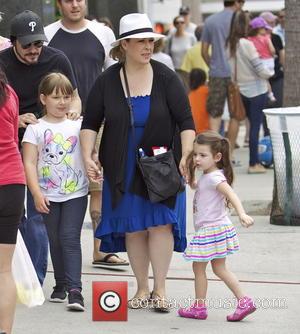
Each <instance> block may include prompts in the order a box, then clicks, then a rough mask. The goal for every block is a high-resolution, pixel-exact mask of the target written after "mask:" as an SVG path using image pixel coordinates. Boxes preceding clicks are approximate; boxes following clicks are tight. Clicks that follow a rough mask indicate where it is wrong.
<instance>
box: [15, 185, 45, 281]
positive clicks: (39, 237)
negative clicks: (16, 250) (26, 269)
mask: <svg viewBox="0 0 300 334" xmlns="http://www.w3.org/2000/svg"><path fill="white" fill-rule="evenodd" d="M26 211H27V215H26V216H25V214H24V215H23V217H22V220H21V224H20V227H19V229H20V232H21V234H22V237H23V239H24V242H25V245H26V247H27V250H28V253H29V255H30V257H31V261H32V263H33V266H34V268H35V271H36V273H37V276H38V279H39V281H40V283H41V285H43V282H44V279H45V277H46V272H47V265H48V236H47V231H46V226H45V224H44V222H43V217H42V215H41V214H40V213H39V212H37V211H36V209H35V205H34V201H33V197H32V195H31V193H30V191H29V189H27V205H26Z"/></svg>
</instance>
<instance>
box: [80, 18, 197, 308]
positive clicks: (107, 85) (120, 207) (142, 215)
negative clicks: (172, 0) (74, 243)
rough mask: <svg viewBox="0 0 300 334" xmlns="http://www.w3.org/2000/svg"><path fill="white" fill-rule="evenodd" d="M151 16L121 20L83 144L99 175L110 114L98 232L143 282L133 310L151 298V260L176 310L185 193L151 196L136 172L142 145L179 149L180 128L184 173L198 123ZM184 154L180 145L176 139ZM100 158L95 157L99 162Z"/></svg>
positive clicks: (159, 303) (158, 294)
mask: <svg viewBox="0 0 300 334" xmlns="http://www.w3.org/2000/svg"><path fill="white" fill-rule="evenodd" d="M162 37H163V35H159V34H156V33H154V32H153V30H152V26H151V23H150V20H149V18H148V17H147V15H146V14H128V15H126V16H124V17H122V19H121V21H120V38H119V39H118V40H117V41H116V42H114V43H113V44H112V46H113V49H112V51H111V54H112V57H113V58H115V59H117V60H118V61H119V63H118V64H115V65H113V66H111V67H110V68H109V69H108V70H106V71H105V72H104V73H102V74H101V75H100V76H99V77H98V79H97V80H96V82H95V84H94V86H93V88H92V90H91V92H90V95H89V98H88V101H87V107H86V113H85V116H84V120H83V124H82V130H81V143H82V150H83V156H84V159H85V165H86V169H87V173H88V175H89V177H90V179H91V180H97V179H98V178H99V177H98V175H99V174H98V172H99V164H98V161H96V162H95V160H97V159H95V158H94V156H95V155H94V153H95V152H93V147H94V142H95V139H96V134H97V131H98V129H99V127H100V125H101V123H102V122H103V120H104V119H105V125H104V131H103V137H102V141H101V146H100V154H99V160H100V163H101V166H102V167H103V170H104V185H103V206H102V207H103V209H102V219H101V223H100V224H99V227H98V229H97V231H96V237H98V238H99V239H101V247H100V250H101V251H104V252H118V251H127V252H128V256H129V260H130V264H131V266H132V269H133V272H134V274H135V277H136V280H137V292H136V294H135V296H134V297H133V298H132V299H131V300H129V302H128V306H129V307H130V308H141V307H145V304H146V303H148V300H149V298H150V289H149V284H148V276H149V273H148V272H149V265H150V263H151V266H152V270H153V276H154V287H153V293H152V299H153V300H154V302H153V305H154V309H155V310H157V311H168V310H169V308H168V304H167V302H166V301H165V297H166V293H165V280H166V276H167V272H168V268H169V265H170V261H171V257H172V251H173V249H174V250H175V251H180V252H182V251H184V249H185V246H186V238H185V216H186V215H185V193H184V192H183V193H181V194H179V195H178V196H177V197H176V196H173V197H171V198H169V199H167V200H166V201H165V202H163V203H156V204H153V203H151V202H150V201H149V198H148V196H147V192H146V187H145V184H144V183H143V179H142V177H141V175H140V173H139V171H138V170H137V169H136V164H135V153H136V147H141V148H142V149H143V150H144V152H145V154H147V155H153V152H152V147H153V146H167V147H168V148H170V147H171V146H172V142H173V138H174V133H175V128H176V127H177V128H178V129H179V132H180V139H181V145H180V146H181V147H180V148H181V149H182V154H181V152H180V155H179V154H178V155H177V157H178V161H180V163H179V168H180V171H181V174H182V175H183V176H184V175H185V161H186V157H187V156H188V154H189V152H190V151H191V150H192V142H193V139H194V136H195V132H194V124H193V119H192V115H191V111H190V107H189V104H188V99H187V96H186V94H185V91H184V87H183V85H182V84H181V82H180V80H179V79H178V77H177V76H176V74H175V73H174V72H173V71H171V70H170V69H169V68H167V67H166V66H165V65H163V64H161V63H159V62H155V61H151V62H150V59H151V56H152V52H153V47H154V40H157V39H159V38H162ZM123 66H124V67H125V69H126V73H127V78H128V84H129V91H130V96H131V103H132V106H133V115H134V128H135V129H134V133H135V134H134V136H133V134H132V129H131V125H130V112H129V108H128V105H127V102H126V95H127V94H126V89H125V82H124V75H123V69H122V67H123ZM174 150H175V151H176V143H174ZM93 158H94V159H93Z"/></svg>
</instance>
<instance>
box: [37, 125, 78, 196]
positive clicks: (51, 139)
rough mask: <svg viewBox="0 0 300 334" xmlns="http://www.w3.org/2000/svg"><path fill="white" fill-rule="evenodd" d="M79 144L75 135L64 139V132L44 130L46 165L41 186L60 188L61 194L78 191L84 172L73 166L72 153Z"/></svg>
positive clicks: (44, 159)
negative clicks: (55, 132) (77, 170)
mask: <svg viewBox="0 0 300 334" xmlns="http://www.w3.org/2000/svg"><path fill="white" fill-rule="evenodd" d="M76 144H77V138H76V137H75V136H71V137H69V138H68V139H67V140H64V138H63V136H62V134H60V133H57V134H55V135H53V132H52V131H51V130H50V129H47V130H46V131H45V132H44V148H43V151H42V154H43V161H44V162H45V166H43V167H42V180H40V181H41V182H40V184H41V187H42V188H44V189H46V190H47V189H49V188H59V193H60V194H69V193H73V192H74V191H76V187H77V185H78V182H79V179H80V177H81V176H82V172H81V171H79V172H78V173H76V171H75V170H74V169H73V168H72V167H71V165H70V162H71V158H72V157H71V153H72V152H74V149H75V146H76Z"/></svg>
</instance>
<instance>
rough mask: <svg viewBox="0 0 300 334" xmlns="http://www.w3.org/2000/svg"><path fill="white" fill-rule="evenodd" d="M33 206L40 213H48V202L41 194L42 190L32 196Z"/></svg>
mask: <svg viewBox="0 0 300 334" xmlns="http://www.w3.org/2000/svg"><path fill="white" fill-rule="evenodd" d="M33 200H34V204H35V208H36V210H37V211H38V212H40V213H49V212H50V210H49V208H48V207H49V206H50V202H49V200H48V198H47V197H45V196H44V195H43V193H42V192H39V193H37V194H35V195H34V196H33Z"/></svg>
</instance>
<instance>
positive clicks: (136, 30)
mask: <svg viewBox="0 0 300 334" xmlns="http://www.w3.org/2000/svg"><path fill="white" fill-rule="evenodd" d="M142 32H153V29H152V28H141V29H135V30H131V31H127V32H124V33H123V34H121V35H120V36H119V39H120V38H124V37H127V36H131V35H135V34H140V33H142Z"/></svg>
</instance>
